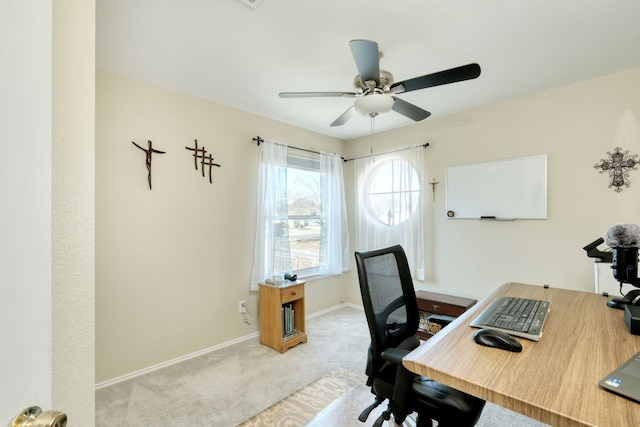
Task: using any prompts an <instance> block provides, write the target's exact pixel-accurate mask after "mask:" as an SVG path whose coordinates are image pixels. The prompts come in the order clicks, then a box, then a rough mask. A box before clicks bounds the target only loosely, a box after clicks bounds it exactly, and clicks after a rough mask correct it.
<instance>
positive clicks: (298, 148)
mask: <svg viewBox="0 0 640 427" xmlns="http://www.w3.org/2000/svg"><path fill="white" fill-rule="evenodd" d="M253 140H254V141H255V142H256V144H257V145H258V147H259V146H260V144H262V143H263V142H264V139H262V138H260V137H259V136H256V137H255V138H253ZM287 148H291V149H294V150H298V151H306V152H307V153H313V154H322V153H321V152H319V151H315V150H309V149H307V148H300V147H294V146H293V145H287ZM340 158H341V159H342V160H344V157H342V156H340ZM345 161H346V160H345Z"/></svg>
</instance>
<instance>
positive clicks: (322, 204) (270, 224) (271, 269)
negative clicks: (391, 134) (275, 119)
mask: <svg viewBox="0 0 640 427" xmlns="http://www.w3.org/2000/svg"><path fill="white" fill-rule="evenodd" d="M257 196H258V200H257V212H256V240H255V250H254V264H253V272H252V275H251V289H252V290H257V288H258V283H261V282H264V281H265V280H267V279H271V278H272V277H273V276H280V275H282V274H284V273H293V274H297V275H298V277H300V278H302V277H309V276H313V275H321V276H325V275H335V274H340V273H342V271H344V270H347V269H349V265H350V264H349V259H350V258H349V257H350V250H349V235H348V230H347V214H346V207H345V203H344V183H343V177H342V160H341V159H340V157H339V156H337V155H335V154H326V153H320V160H314V159H309V158H304V157H297V156H292V155H290V154H288V152H287V146H286V145H283V144H279V143H276V142H273V141H264V142H263V143H262V144H261V146H260V164H259V169H258V191H257Z"/></svg>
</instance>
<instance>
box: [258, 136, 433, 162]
mask: <svg viewBox="0 0 640 427" xmlns="http://www.w3.org/2000/svg"><path fill="white" fill-rule="evenodd" d="M253 140H254V141H255V142H256V144H257V145H258V147H259V146H260V144H262V143H263V142H264V139H262V138H260V137H259V136H256V137H255V138H253ZM428 146H429V143H428V142H425V143H424V144H420V145H414V146H413V147H404V148H399V149H397V150H392V151H387V152H384V153H378V154H369V155H368V156H362V157H354V158H352V159H345V158H344V157H342V156H340V158H341V159H342V160H343V161H344V162H345V163H346V162H350V161H353V160H358V159H367V158H369V157H374V156H382V155H384V154H391V153H397V152H398V151H404V150H409V149H411V148H416V147H422V148H427V147H428ZM287 147H288V148H292V149H294V150H300V151H306V152H307V153H313V154H321V153H320V152H319V151H314V150H308V149H306V148H300V147H294V146H291V145H287Z"/></svg>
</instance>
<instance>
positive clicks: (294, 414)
mask: <svg viewBox="0 0 640 427" xmlns="http://www.w3.org/2000/svg"><path fill="white" fill-rule="evenodd" d="M365 381H366V377H365V376H364V375H362V374H356V373H354V372H351V371H349V370H347V369H342V368H337V369H334V370H332V371H330V372H329V373H327V374H326V375H324V376H322V377H321V378H319V379H317V380H315V381H313V382H312V383H310V384H308V385H306V386H304V387H303V388H301V389H300V390H298V391H296V392H295V393H293V394H291V395H290V396H287V397H286V398H285V399H283V400H281V401H279V402H276V403H274V404H273V405H271V406H270V407H268V408H267V409H265V410H264V411H262V412H260V413H258V414H257V415H255V416H253V417H251V418H250V419H248V420H247V421H245V422H243V423H242V424H240V426H241V427H274V426H276V427H299V426H303V425H305V424H306V423H308V422H309V421H310V420H312V419H313V418H314V417H315V416H316V415H317V414H318V413H320V412H321V411H322V410H323V409H324V408H326V407H327V406H329V405H330V404H331V403H332V402H333V401H335V400H336V399H338V398H339V397H340V396H342V395H343V394H345V393H346V392H347V391H349V390H350V389H352V388H354V387H355V386H357V385H358V384H363V383H364V382H365Z"/></svg>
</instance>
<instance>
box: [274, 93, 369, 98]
mask: <svg viewBox="0 0 640 427" xmlns="http://www.w3.org/2000/svg"><path fill="white" fill-rule="evenodd" d="M278 96H280V98H324V97H337V98H351V97H354V96H358V94H357V93H355V92H280V93H279V94H278Z"/></svg>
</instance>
